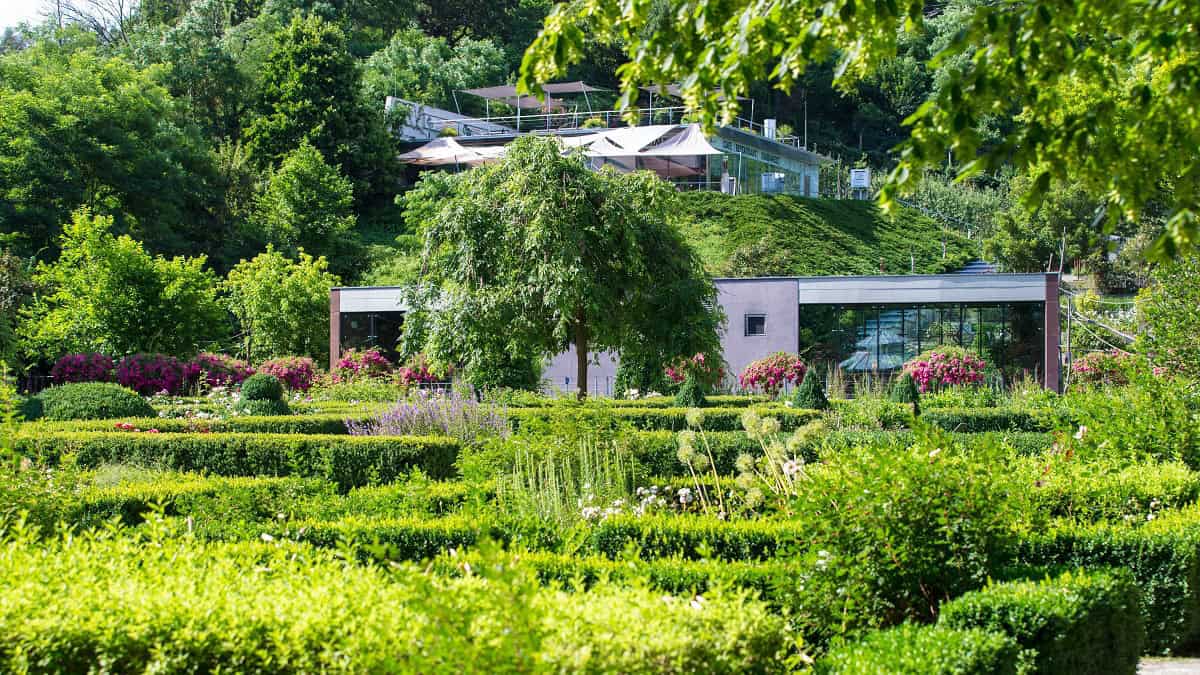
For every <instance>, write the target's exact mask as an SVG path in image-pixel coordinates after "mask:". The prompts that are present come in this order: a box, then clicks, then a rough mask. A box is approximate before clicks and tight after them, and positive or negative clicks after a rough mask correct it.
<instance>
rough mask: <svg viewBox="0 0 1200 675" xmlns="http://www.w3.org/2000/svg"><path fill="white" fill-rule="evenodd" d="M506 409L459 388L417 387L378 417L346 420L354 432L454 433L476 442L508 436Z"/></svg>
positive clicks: (406, 434)
mask: <svg viewBox="0 0 1200 675" xmlns="http://www.w3.org/2000/svg"><path fill="white" fill-rule="evenodd" d="M507 412H508V411H507V409H506V408H505V407H503V406H498V405H493V404H490V403H479V402H477V401H476V400H475V399H474V397H472V396H469V395H465V394H464V392H462V391H461V390H458V389H452V390H450V391H449V392H431V391H428V390H424V389H421V390H417V391H414V392H413V393H412V394H410V395H409V397H408V398H407V399H405V400H403V401H400V402H399V403H397V404H396V405H394V406H392V407H391V408H390V409H388V410H386V411H385V412H383V413H382V414H380V415H379V416H378V417H373V418H369V419H367V420H364V421H355V420H346V429H348V430H349V432H350V433H351V435H354V436H428V435H441V436H452V437H454V438H457V439H459V440H461V441H465V442H473V441H477V440H480V439H483V438H487V437H500V438H508V436H509V434H510V433H511V429H510V426H509V423H508V414H507Z"/></svg>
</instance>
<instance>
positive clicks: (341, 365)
mask: <svg viewBox="0 0 1200 675" xmlns="http://www.w3.org/2000/svg"><path fill="white" fill-rule="evenodd" d="M391 370H392V363H391V362H390V361H388V360H387V357H386V356H384V355H383V354H382V353H380V351H379V350H378V349H374V348H372V349H365V350H363V351H359V350H357V349H350V350H347V351H346V353H345V354H343V355H342V358H340V359H338V362H337V364H336V365H335V367H334V370H333V381H334V382H335V383H338V382H354V381H357V380H369V379H374V378H380V377H386V376H387V375H388V373H390V372H391Z"/></svg>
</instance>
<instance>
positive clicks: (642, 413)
mask: <svg viewBox="0 0 1200 675" xmlns="http://www.w3.org/2000/svg"><path fill="white" fill-rule="evenodd" d="M743 412H745V408H705V409H704V415H705V422H704V428H705V429H707V430H709V431H741V430H742V413H743ZM761 412H762V414H763V415H764V416H769V417H774V418H776V419H778V420H779V423H780V427H781V428H782V429H783V430H785V431H788V430H791V429H795V428H797V427H800V426H803V425H805V424H807V423H808V422H811V421H812V420H814V419H817V418H819V417H820V416H821V414H820V413H819V412H817V411H815V410H794V409H791V408H784V407H781V406H768V407H763V408H761ZM507 414H508V417H509V419H510V420H511V421H512V423H513V425H514V426H518V427H519V426H522V425H548V424H551V423H553V422H556V421H560V420H572V419H573V420H578V421H584V422H587V421H592V422H601V421H604V420H608V419H612V420H614V421H616V422H626V423H628V424H630V425H631V426H633V427H634V428H635V429H640V430H675V431H678V430H680V429H684V428H686V427H687V423H686V421H685V417H686V415H687V410H686V409H684V408H632V407H630V408H624V407H609V408H600V407H590V406H589V407H547V408H509V409H508V411H507ZM371 416H372V414H371V413H370V412H363V411H362V410H361V409H360V410H356V411H354V412H353V413H351V412H347V413H314V414H309V415H280V416H252V415H245V416H237V417H228V418H225V419H209V420H189V419H180V418H167V417H146V418H131V419H123V420H91V421H83V422H44V423H37V424H36V425H33V428H37V429H43V430H46V431H113V432H116V431H120V430H121V429H120V428H119V427H118V426H117V424H118V423H120V424H129V425H132V426H134V427H136V428H138V429H157V430H158V431H170V432H182V431H195V430H199V429H207V430H209V431H213V432H229V433H233V432H240V433H267V434H345V433H347V431H346V421H347V420H348V419H352V420H355V421H365V420H367V419H369V418H370V417H371Z"/></svg>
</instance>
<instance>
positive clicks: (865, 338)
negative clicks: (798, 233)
mask: <svg viewBox="0 0 1200 675" xmlns="http://www.w3.org/2000/svg"><path fill="white" fill-rule="evenodd" d="M716 286H717V291H718V301H719V303H720V305H721V308H722V309H723V310H724V312H725V315H726V318H727V324H726V328H725V333H724V335H723V336H722V345H723V350H724V353H723V356H724V358H725V361H726V362H727V363H728V364H729V371H730V372H731V373H734V374H736V373H739V372H741V371H742V370H743V369H745V367H746V366H747V365H749V364H750V362H752V361H755V360H757V359H760V358H763V357H764V356H767V355H769V354H772V353H774V352H778V351H787V352H796V353H799V354H800V355H801V356H802V357H803V358H804V360H805V361H806V362H807V363H809V364H811V365H813V366H815V367H817V368H819V369H839V370H840V371H841V372H842V373H843V374H844V375H846V376H848V377H854V376H856V375H865V374H870V375H877V374H878V375H888V374H892V373H895V372H896V371H898V370H899V369H900V367H901V366H902V365H903V364H904V362H905V361H907V360H909V359H911V358H913V357H914V356H916V355H917V354H919V353H921V352H923V351H925V350H927V349H930V348H931V347H935V346H938V345H956V346H961V347H964V348H966V349H969V350H971V351H973V352H975V353H976V354H978V355H979V356H981V357H983V358H984V359H985V360H986V361H987V362H988V363H989V364H991V365H994V366H996V367H997V369H998V370H999V371H1000V372H1001V373H1003V374H1004V376H1005V377H1006V378H1007V379H1009V380H1013V379H1018V378H1022V377H1034V378H1036V379H1037V380H1038V381H1040V382H1041V383H1042V384H1043V385H1044V386H1045V387H1047V388H1050V389H1058V388H1059V365H1060V351H1059V307H1058V296H1059V288H1058V286H1059V279H1058V275H1057V274H938V275H910V276H860V277H769V278H756V279H717V280H716ZM400 290H401V289H398V288H394V287H390V288H389V287H368V288H336V289H334V290H333V291H332V293H331V296H330V365H331V366H332V364H333V362H334V361H336V359H337V358H338V357H339V355H340V353H341V351H342V350H343V349H346V348H350V347H367V346H375V347H379V348H381V349H382V350H384V351H385V352H388V351H390V350H392V349H393V348H394V345H395V344H396V341H397V340H398V338H399V327H400V325H401V323H402V322H403V316H404V308H403V307H402V306H401V303H400V300H399V295H400ZM592 359H593V360H592V363H593V365H592V367H591V368H590V369H589V377H588V379H589V382H588V383H587V389H588V391H589V392H590V393H593V394H600V395H608V394H611V393H612V389H613V384H614V381H615V378H616V369H617V365H618V360H617V358H616V356H615V355H613V354H607V353H605V354H593V357H592ZM818 372H822V370H818ZM575 375H576V369H575V353H574V350H573V349H568V350H567V351H566V352H564V353H563V354H560V355H559V356H557V357H555V358H554V359H552V360H551V361H550V363H548V364H547V366H546V369H545V371H544V373H543V378H544V380H545V382H546V386H547V388H549V389H553V390H559V391H574V390H575V389H577V388H578V386H579V384H578V382H576V381H575Z"/></svg>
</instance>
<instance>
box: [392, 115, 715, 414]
mask: <svg viewBox="0 0 1200 675" xmlns="http://www.w3.org/2000/svg"><path fill="white" fill-rule="evenodd" d="M429 186H430V187H428V188H425V187H424V185H422V186H418V188H417V189H416V190H415V193H414V196H413V198H412V199H413V201H414V202H415V203H418V204H424V207H425V211H426V212H427V213H429V214H430V216H429V218H428V219H427V221H426V222H425V223H424V224H423V228H422V229H423V232H422V233H423V235H424V236H425V237H426V238H427V239H426V240H427V253H426V256H427V260H428V264H429V276H428V277H427V279H426V282H427V283H428V284H429V286H431V287H436V288H437V289H438V292H436V293H432V294H427V296H431V300H430V302H429V303H428V304H427V305H426V306H425V307H423V308H417V309H418V311H417V312H416V315H415V316H413V315H410V318H409V321H407V322H406V332H407V331H409V330H421V329H427V330H428V333H427V335H428V337H427V344H428V345H429V351H430V352H431V353H432V354H433V355H434V356H435V357H436V358H438V359H439V360H441V361H443V362H449V363H461V364H464V365H465V366H466V368H467V369H471V368H474V367H483V366H487V365H489V364H494V363H498V362H500V361H502V360H503V359H505V358H510V359H519V358H524V357H527V356H529V355H531V354H532V355H536V356H538V357H541V358H548V357H551V356H553V355H555V354H557V353H560V352H562V351H564V350H565V349H566V348H567V347H568V346H569V345H571V344H573V345H574V346H575V349H576V352H577V354H578V361H577V382H578V384H579V386H580V391H579V396H580V397H581V398H582V397H584V396H586V387H587V382H588V354H589V352H600V351H604V350H613V351H616V352H618V353H625V352H627V351H628V352H629V353H631V354H635V353H636V354H639V355H640V354H645V353H647V352H653V353H655V354H657V355H658V356H659V357H660V359H661V360H660V363H662V362H665V361H666V360H668V359H670V358H673V357H675V356H678V355H680V354H684V353H692V352H694V351H700V350H703V349H706V348H711V346H712V345H714V344H716V342H717V328H718V326H719V324H720V316H719V314H718V313H717V311H716V310H713V309H710V307H713V306H714V305H715V300H716V291H715V288H714V286H713V284H712V281H711V280H710V279H709V278H708V277H707V276H706V275H705V274H704V271H703V269H702V267H701V265H700V262H699V260H698V259H697V257H696V255H695V253H694V252H693V250H692V249H691V247H690V246H689V245H688V244H687V243H686V242H685V241H684V239H683V237H682V235H681V234H680V232H679V230H678V229H677V227H676V225H675V223H674V220H673V219H674V218H675V217H676V213H677V209H676V208H675V192H674V189H673V188H672V187H671V186H670V185H669V184H667V183H665V182H663V181H662V180H660V179H658V178H657V177H656V176H654V175H653V174H651V173H648V172H638V173H632V174H618V173H616V172H614V171H612V170H611V169H605V170H601V171H598V172H597V171H593V170H591V169H590V168H588V167H587V164H586V160H585V158H584V157H583V156H582V155H580V154H575V153H572V154H569V155H564V154H563V151H562V148H561V146H560V145H559V144H558V143H557V142H556V141H555V140H552V139H544V138H534V137H527V138H522V139H519V140H518V141H516V142H514V143H513V144H511V145H510V146H509V150H508V154H507V155H506V157H505V158H504V160H503V161H501V162H499V163H497V164H495V165H491V166H486V167H480V168H478V169H474V170H472V171H470V172H467V173H463V174H459V175H458V176H455V177H453V178H449V179H448V178H440V179H439V180H436V181H430V183H429ZM426 191H434V192H435V193H436V195H435V196H436V197H437V199H430V197H431V196H430V195H428V194H425V192H426Z"/></svg>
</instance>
